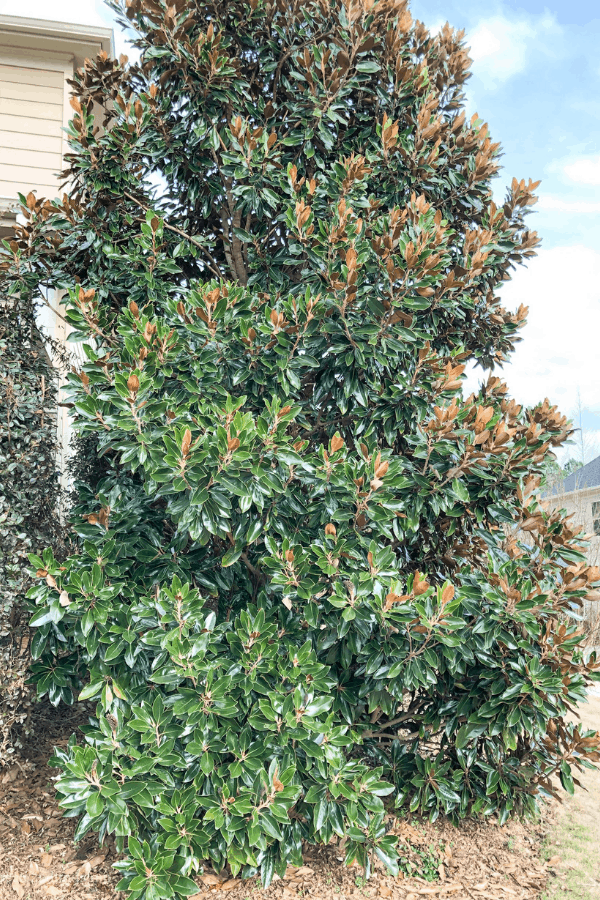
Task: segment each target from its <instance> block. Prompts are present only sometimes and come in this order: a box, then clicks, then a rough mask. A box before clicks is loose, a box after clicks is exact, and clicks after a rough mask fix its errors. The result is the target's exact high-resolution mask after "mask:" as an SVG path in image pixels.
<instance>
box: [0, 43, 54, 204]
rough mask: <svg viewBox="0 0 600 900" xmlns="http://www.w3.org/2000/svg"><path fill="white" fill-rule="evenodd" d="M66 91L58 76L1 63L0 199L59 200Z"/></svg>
mask: <svg viewBox="0 0 600 900" xmlns="http://www.w3.org/2000/svg"><path fill="white" fill-rule="evenodd" d="M0 59H1V49H0ZM64 90H65V88H64V74H63V73H62V72H59V71H56V70H51V69H45V68H39V67H37V66H36V67H33V66H32V67H28V66H27V65H26V64H25V65H11V64H10V63H7V62H6V61H5V62H1V61H0V196H2V197H16V195H17V193H18V192H19V191H20V192H21V193H24V194H27V193H28V192H29V191H30V190H35V191H37V194H38V196H45V197H50V198H54V197H56V196H58V194H59V183H60V181H59V178H58V177H57V175H58V173H59V172H60V170H61V169H62V168H63V165H62V149H63V131H62V125H63V108H64V107H63V104H64Z"/></svg>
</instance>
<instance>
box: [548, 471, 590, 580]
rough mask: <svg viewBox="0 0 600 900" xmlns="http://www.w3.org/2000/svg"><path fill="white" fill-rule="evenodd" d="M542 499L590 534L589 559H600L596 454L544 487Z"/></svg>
mask: <svg viewBox="0 0 600 900" xmlns="http://www.w3.org/2000/svg"><path fill="white" fill-rule="evenodd" d="M543 497H544V500H546V501H547V502H549V503H550V504H551V505H552V506H553V507H555V508H563V507H564V508H565V509H566V510H567V512H569V513H573V515H574V516H575V519H576V521H577V522H578V523H579V524H580V525H583V528H584V530H585V531H586V533H587V534H590V535H592V539H591V543H590V556H591V557H593V558H591V559H590V562H593V563H594V565H597V564H598V561H599V560H600V456H597V457H596V459H593V460H592V461H591V462H589V463H587V465H585V466H582V467H581V468H580V469H577V470H576V471H575V472H572V473H571V474H570V475H567V477H566V478H565V479H563V480H562V481H558V482H556V483H555V484H553V485H552V486H551V487H550V488H548V489H547V490H546V491H545V493H544V495H543Z"/></svg>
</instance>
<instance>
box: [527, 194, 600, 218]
mask: <svg viewBox="0 0 600 900" xmlns="http://www.w3.org/2000/svg"><path fill="white" fill-rule="evenodd" d="M535 208H536V209H540V210H553V211H554V210H556V211H557V212H566V213H582V214H584V215H585V214H586V213H600V201H599V202H596V201H594V200H563V198H562V197H557V196H556V195H555V194H541V195H540V199H539V200H538V202H537V205H536V207H535Z"/></svg>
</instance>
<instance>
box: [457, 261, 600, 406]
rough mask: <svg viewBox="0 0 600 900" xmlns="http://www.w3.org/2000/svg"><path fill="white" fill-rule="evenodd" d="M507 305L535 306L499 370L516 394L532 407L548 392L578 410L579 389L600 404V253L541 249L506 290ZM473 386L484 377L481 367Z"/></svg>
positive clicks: (589, 402)
mask: <svg viewBox="0 0 600 900" xmlns="http://www.w3.org/2000/svg"><path fill="white" fill-rule="evenodd" d="M502 301H503V304H504V305H505V306H506V307H508V308H509V309H515V308H516V307H517V306H518V305H519V304H520V303H524V304H525V305H527V306H529V317H528V323H527V325H526V326H525V328H524V329H523V331H522V332H521V334H522V337H523V340H522V341H521V343H519V344H517V349H516V351H515V353H514V354H513V356H512V359H511V361H510V362H509V363H508V364H506V365H505V367H504V369H503V370H501V371H497V373H496V374H498V375H500V376H501V377H502V378H503V379H504V380H505V381H506V382H507V383H508V386H509V388H510V391H511V395H512V396H513V397H514V398H515V399H516V400H517V401H518V402H519V403H525V404H526V405H528V406H530V405H533V404H535V403H538V402H539V401H541V400H543V399H544V398H545V397H548V398H549V399H550V401H551V402H552V403H556V404H557V405H558V407H559V409H560V410H561V412H563V413H565V414H567V415H572V414H573V412H574V410H575V408H576V406H577V397H578V393H579V395H580V397H581V403H582V406H583V407H587V408H588V409H594V408H597V407H598V405H599V404H600V377H599V374H598V373H599V368H600V253H598V252H596V251H595V250H592V249H591V248H589V247H585V246H582V245H576V246H571V247H564V246H563V247H554V248H552V249H549V250H544V249H542V250H540V252H539V255H538V256H537V257H536V258H535V259H532V260H531V262H530V263H529V266H528V267H527V268H526V269H518V270H517V271H516V272H515V273H514V275H513V279H512V281H510V282H507V284H506V285H505V286H504V288H503V290H502ZM476 373H477V374H475V373H472V374H471V375H470V377H469V386H468V389H467V390H471V389H472V387H473V386H475V385H476V384H478V383H479V381H481V370H480V369H478V370H476Z"/></svg>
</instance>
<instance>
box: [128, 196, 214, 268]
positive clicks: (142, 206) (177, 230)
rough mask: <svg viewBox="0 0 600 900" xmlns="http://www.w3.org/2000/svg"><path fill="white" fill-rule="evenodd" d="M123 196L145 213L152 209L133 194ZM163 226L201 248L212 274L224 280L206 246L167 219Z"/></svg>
mask: <svg viewBox="0 0 600 900" xmlns="http://www.w3.org/2000/svg"><path fill="white" fill-rule="evenodd" d="M123 194H124V196H125V197H127V198H128V199H129V200H132V201H133V202H134V203H136V204H137V205H138V206H139V208H140V209H143V210H144V212H148V210H149V209H150V207H149V206H146V205H145V204H144V203H142V202H141V200H138V199H137V197H134V196H133V194H129V193H128V192H127V191H123ZM163 225H164V227H165V228H167V229H168V230H169V231H173V232H174V233H175V234H178V235H179V236H180V237H182V238H185V240H186V241H189V242H190V244H194V246H195V247H199V248H200V250H202V252H203V253H204V255H205V256H206V258H207V259H208V260H209V262H210V263H211V265H210V266H209V268H210V270H211V272H212V273H213V275H216V277H217V278H223V273H222V272H221V269H220V268H219V264H218V262H217V261H216V259H215V258H214V256H213V255H212V253H211V252H210V250H208V249H207V248H206V247H205V246H204V244H202V243H201V242H200V241H198V240H196V238H195V237H192V235H191V234H186V232H185V231H182V230H181V228H178V227H177V226H176V225H171V224H169V222H167V221H166V220H165V219H163Z"/></svg>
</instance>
